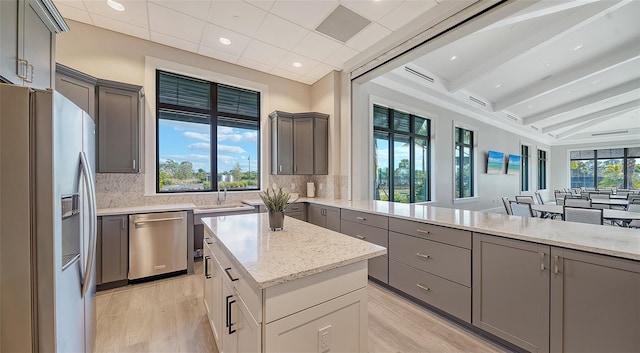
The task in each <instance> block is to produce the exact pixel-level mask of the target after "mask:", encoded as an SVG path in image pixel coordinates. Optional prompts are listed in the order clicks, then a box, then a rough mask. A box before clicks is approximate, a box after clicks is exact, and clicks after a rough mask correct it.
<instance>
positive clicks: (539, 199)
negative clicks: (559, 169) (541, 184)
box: [534, 191, 544, 205]
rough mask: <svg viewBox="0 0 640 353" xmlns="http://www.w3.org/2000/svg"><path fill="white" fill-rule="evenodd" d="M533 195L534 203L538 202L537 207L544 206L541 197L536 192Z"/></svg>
mask: <svg viewBox="0 0 640 353" xmlns="http://www.w3.org/2000/svg"><path fill="white" fill-rule="evenodd" d="M534 195H535V197H536V201H537V202H538V205H544V201H542V195H540V192H539V191H536V192H535V194H534Z"/></svg>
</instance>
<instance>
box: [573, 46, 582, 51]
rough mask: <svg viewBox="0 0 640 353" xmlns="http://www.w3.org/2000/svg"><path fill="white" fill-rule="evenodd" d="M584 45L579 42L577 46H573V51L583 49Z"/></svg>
mask: <svg viewBox="0 0 640 353" xmlns="http://www.w3.org/2000/svg"><path fill="white" fill-rule="evenodd" d="M582 47H584V44H578V45H576V47H575V48H573V51H578V50H580V49H582Z"/></svg>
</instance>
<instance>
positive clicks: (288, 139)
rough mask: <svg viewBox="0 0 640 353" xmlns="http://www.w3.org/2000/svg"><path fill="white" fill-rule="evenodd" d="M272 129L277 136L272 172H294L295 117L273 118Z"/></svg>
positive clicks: (273, 134) (273, 135) (274, 135)
mask: <svg viewBox="0 0 640 353" xmlns="http://www.w3.org/2000/svg"><path fill="white" fill-rule="evenodd" d="M271 131H272V138H273V137H275V146H274V147H275V149H273V150H272V151H273V152H274V153H272V158H273V165H272V168H271V174H293V119H290V118H273V119H271Z"/></svg>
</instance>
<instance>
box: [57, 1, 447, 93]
mask: <svg viewBox="0 0 640 353" xmlns="http://www.w3.org/2000/svg"><path fill="white" fill-rule="evenodd" d="M440 1H442V0H437V1H436V0H383V1H380V0H339V1H338V0H293V1H291V0H243V1H241V0H223V1H220V0H213V1H212V0H119V2H120V3H122V4H123V5H124V6H125V9H126V10H125V11H123V12H118V11H115V10H113V9H111V8H110V7H109V6H107V2H106V0H54V3H55V5H56V7H57V8H58V10H60V12H61V13H62V15H63V16H64V17H65V18H67V19H72V20H75V21H79V22H84V23H87V24H90V25H94V26H98V27H102V28H106V29H109V30H112V31H116V32H121V33H124V34H128V35H131V36H135V37H139V38H143V39H146V40H151V41H153V42H157V43H161V44H165V45H168V46H172V47H176V48H179V49H183V50H186V51H190V52H194V53H198V54H201V55H205V56H209V57H212V58H215V59H219V60H223V61H227V62H230V63H233V64H238V65H241V66H245V67H249V68H252V69H256V70H259V71H263V72H267V73H270V74H273V75H277V76H281V77H285V78H288V79H291V80H295V81H299V82H303V83H306V84H313V83H314V82H315V81H317V80H318V79H320V78H322V77H324V76H325V75H326V74H327V73H329V72H331V71H332V70H341V69H342V68H343V65H344V63H345V62H346V61H347V60H349V59H351V58H353V57H354V56H356V55H358V54H359V53H361V52H363V51H365V50H366V49H368V48H370V47H371V46H373V45H374V44H376V43H378V42H380V41H383V40H384V39H385V38H387V37H388V36H389V35H390V34H392V33H393V32H394V31H397V30H398V29H400V28H401V27H402V26H403V25H405V24H406V23H408V22H410V21H411V20H412V19H415V18H417V17H418V16H420V15H422V14H424V13H425V12H427V11H429V10H430V9H432V8H434V7H435V6H437V5H438V2H440ZM338 5H343V6H345V7H347V8H348V9H350V10H352V11H354V12H356V13H357V14H359V15H361V16H363V17H365V18H367V19H369V20H370V21H371V23H370V24H369V25H368V26H366V27H365V28H364V29H363V30H362V31H360V32H359V33H358V34H356V35H355V36H354V37H352V38H351V39H349V40H348V41H347V42H346V43H343V42H341V41H338V40H335V39H333V38H331V37H328V36H326V35H324V34H322V33H320V32H318V31H315V30H314V29H315V28H316V27H317V26H318V25H319V24H320V23H321V22H322V21H323V20H324V19H325V18H326V17H327V16H328V15H329V14H330V13H331V12H332V11H333V10H334V9H335V8H336V7H337V6H338ZM220 37H225V38H228V39H230V40H231V45H223V44H221V43H220V42H219V38H220ZM294 62H298V63H301V64H302V66H301V67H294V66H293V63H294Z"/></svg>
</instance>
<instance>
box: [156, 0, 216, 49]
mask: <svg viewBox="0 0 640 353" xmlns="http://www.w3.org/2000/svg"><path fill="white" fill-rule="evenodd" d="M149 21H150V22H151V24H150V29H151V30H152V31H154V32H160V33H164V34H167V35H170V36H172V37H176V38H180V39H183V40H186V41H189V42H193V43H199V42H200V39H201V38H202V31H203V30H204V23H205V22H204V21H201V20H198V19H196V18H193V17H191V16H187V15H185V14H183V13H180V12H176V11H174V10H171V9H168V8H166V7H162V6H158V5H156V4H153V3H149Z"/></svg>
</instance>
